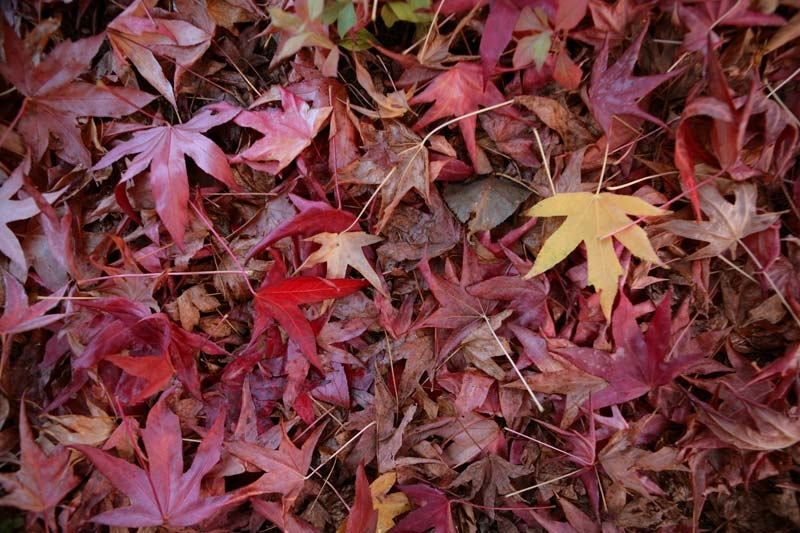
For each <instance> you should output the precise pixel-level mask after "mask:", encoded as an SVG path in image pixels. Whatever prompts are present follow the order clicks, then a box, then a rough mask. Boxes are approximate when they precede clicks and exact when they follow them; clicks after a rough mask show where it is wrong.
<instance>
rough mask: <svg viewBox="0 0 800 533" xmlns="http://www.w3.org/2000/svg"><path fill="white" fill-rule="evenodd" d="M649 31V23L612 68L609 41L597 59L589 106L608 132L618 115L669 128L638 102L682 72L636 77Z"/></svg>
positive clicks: (593, 72) (590, 88)
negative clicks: (635, 67) (637, 66)
mask: <svg viewBox="0 0 800 533" xmlns="http://www.w3.org/2000/svg"><path fill="white" fill-rule="evenodd" d="M646 33H647V26H645V27H644V28H643V29H642V32H641V33H640V34H639V35H638V37H636V39H635V40H634V41H633V43H631V46H630V47H629V48H628V49H627V50H625V52H624V53H623V54H622V55H621V56H620V58H619V59H618V60H617V62H616V63H614V65H613V66H612V67H610V68H609V67H608V41H606V42H604V43H603V47H602V48H601V49H600V52H599V54H598V57H597V59H595V62H594V64H593V65H592V83H591V85H590V86H589V109H591V111H592V114H593V115H594V117H595V118H596V119H597V122H599V123H600V125H601V126H602V127H603V130H604V131H605V132H606V134H608V133H609V132H610V130H611V123H612V121H613V119H614V116H621V115H633V116H635V117H639V118H642V119H645V120H649V121H651V122H654V123H656V124H658V125H659V126H661V127H662V128H664V129H667V125H666V124H664V122H662V121H661V120H659V119H658V118H656V117H654V116H653V115H651V114H650V113H647V112H646V111H644V110H642V108H640V107H639V106H638V104H637V101H638V100H639V99H640V98H642V97H644V96H646V95H647V94H648V93H650V91H652V90H653V89H655V88H656V87H658V86H659V85H661V84H662V83H664V82H665V81H667V80H668V79H670V78H672V77H674V76H676V75H677V74H679V73H680V70H674V71H672V72H668V73H666V74H657V75H653V76H633V75H632V74H633V67H634V66H635V65H636V60H637V58H638V56H639V49H640V48H641V47H642V41H643V40H644V36H645V34H646Z"/></svg>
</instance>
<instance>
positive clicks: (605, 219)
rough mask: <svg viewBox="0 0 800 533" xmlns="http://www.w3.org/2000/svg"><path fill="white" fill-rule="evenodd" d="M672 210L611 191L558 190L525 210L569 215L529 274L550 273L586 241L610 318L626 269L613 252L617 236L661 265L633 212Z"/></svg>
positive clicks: (593, 273) (591, 267)
mask: <svg viewBox="0 0 800 533" xmlns="http://www.w3.org/2000/svg"><path fill="white" fill-rule="evenodd" d="M666 213H668V211H666V210H664V209H660V208H658V207H655V206H653V205H651V204H649V203H647V202H645V201H644V200H642V199H640V198H636V197H635V196H626V195H621V194H612V193H608V192H603V193H599V194H596V193H591V192H568V193H561V194H556V195H555V196H551V197H550V198H546V199H544V200H542V201H541V202H539V203H538V204H536V205H534V206H533V207H531V208H530V209H528V211H526V213H525V214H526V215H528V216H537V217H556V216H565V217H567V219H566V220H565V221H564V223H563V224H562V225H561V226H560V227H559V228H558V229H557V230H556V231H555V232H553V234H552V235H550V237H548V238H547V240H546V241H545V243H544V245H543V246H542V249H541V250H540V251H539V255H538V256H537V257H536V261H535V262H534V264H533V268H531V270H530V271H529V272H528V273H527V274H526V275H525V278H531V277H533V276H537V275H539V274H541V273H542V272H546V271H547V270H549V269H550V268H552V267H553V266H555V265H556V264H557V263H559V262H560V261H561V260H562V259H564V258H565V257H567V256H568V255H569V253H570V252H572V250H574V249H575V248H577V247H578V245H579V244H580V243H581V242H584V243H586V261H587V263H588V268H589V278H588V281H589V284H590V285H592V286H593V287H594V288H595V289H596V290H598V291H600V307H601V308H602V309H603V314H604V315H605V317H606V319H610V318H611V308H612V306H613V305H614V298H615V297H616V296H617V283H618V281H619V277H620V276H622V275H623V274H624V273H625V271H624V270H623V269H622V265H620V263H619V259H618V258H617V254H616V253H615V252H614V243H613V241H612V238H613V239H617V240H618V241H619V242H620V243H622V245H623V246H625V248H627V249H628V250H630V251H631V253H633V255H635V256H637V257H639V258H641V259H644V260H645V261H650V262H652V263H656V264H659V265H660V264H661V260H660V259H659V258H658V256H657V255H656V252H655V250H653V247H652V245H651V244H650V241H649V240H648V238H647V233H645V231H644V230H643V229H642V228H640V227H639V226H637V225H635V224H632V223H631V222H632V221H631V219H630V218H628V215H633V216H647V217H655V216H661V215H664V214H666Z"/></svg>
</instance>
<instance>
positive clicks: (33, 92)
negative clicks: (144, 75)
mask: <svg viewBox="0 0 800 533" xmlns="http://www.w3.org/2000/svg"><path fill="white" fill-rule="evenodd" d="M0 18H2V20H0V37H1V38H2V40H3V53H4V56H5V58H4V59H5V60H4V61H2V62H0V74H1V75H2V76H3V77H4V78H5V79H7V80H8V81H10V82H11V83H12V84H14V86H15V87H16V88H17V90H18V91H19V92H20V93H21V94H22V95H23V96H25V101H24V102H23V104H22V106H21V108H20V115H19V123H18V125H17V128H18V130H19V132H20V133H21V134H22V136H23V137H24V138H25V140H26V142H27V143H28V145H29V146H30V148H31V151H32V156H33V159H34V160H37V161H38V160H39V159H41V157H42V155H44V152H45V150H47V147H48V145H49V144H50V139H51V136H52V137H53V138H55V139H57V140H58V144H56V145H55V149H56V151H57V152H58V154H59V155H60V156H61V158H62V159H64V160H65V161H67V162H69V163H74V164H79V165H82V166H84V167H88V166H90V165H91V155H90V153H89V150H88V148H87V147H86V145H85V144H84V142H83V140H82V139H81V130H80V128H79V127H78V123H77V117H81V116H93V117H113V118H120V117H122V116H125V115H129V114H131V113H133V112H135V111H137V110H138V109H139V108H141V107H143V106H145V105H147V104H149V103H150V102H151V101H152V100H153V98H154V96H153V95H151V94H147V93H144V92H142V91H139V90H136V89H128V88H124V87H110V86H106V85H101V84H98V85H94V84H91V83H88V82H85V81H75V78H77V77H78V76H79V75H81V74H82V73H83V72H84V71H85V70H87V68H88V67H89V66H90V65H91V62H92V58H93V57H94V56H95V55H96V54H97V51H98V50H99V49H100V45H101V44H102V43H103V35H95V36H94V37H88V38H86V39H81V40H79V41H75V42H70V41H63V42H61V43H59V44H57V45H56V46H55V47H54V48H53V50H52V51H51V52H50V53H49V54H48V55H47V57H45V58H44V60H42V61H41V62H38V63H37V61H35V59H34V54H33V53H31V51H30V50H29V49H28V47H27V46H26V45H25V43H24V42H23V41H22V40H21V39H20V38H19V37H17V34H16V33H14V30H13V29H11V27H9V26H8V23H7V22H6V19H5V17H0Z"/></svg>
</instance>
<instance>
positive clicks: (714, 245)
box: [659, 183, 779, 260]
mask: <svg viewBox="0 0 800 533" xmlns="http://www.w3.org/2000/svg"><path fill="white" fill-rule="evenodd" d="M732 188H733V193H734V195H735V200H734V203H730V202H728V201H727V200H725V198H724V197H723V196H722V194H720V192H719V190H718V189H717V188H716V187H715V186H714V185H713V184H709V185H707V186H705V187H702V188H701V189H700V190H699V192H698V194H699V197H700V207H701V209H702V210H703V213H705V214H706V215H707V216H708V220H703V221H691V220H669V221H667V222H664V223H663V224H659V227H661V228H664V229H666V230H667V231H670V232H672V233H674V234H675V235H680V236H681V237H688V238H690V239H695V240H700V241H706V242H708V243H709V244H708V245H707V246H705V247H703V248H701V249H700V250H697V251H696V252H695V253H693V254H692V255H690V256H689V257H688V258H687V259H690V260H694V259H703V258H706V257H716V256H719V255H722V254H723V253H725V252H727V251H729V250H732V249H733V248H734V247H735V246H736V245H737V244H742V241H741V240H742V238H744V237H747V236H748V235H751V234H753V233H758V232H759V231H763V230H765V229H767V228H768V227H770V226H771V225H772V224H773V223H774V222H775V221H776V220H777V219H778V216H779V213H766V214H761V215H759V214H756V199H757V196H758V191H757V190H756V187H755V185H753V184H752V183H737V184H734V185H732Z"/></svg>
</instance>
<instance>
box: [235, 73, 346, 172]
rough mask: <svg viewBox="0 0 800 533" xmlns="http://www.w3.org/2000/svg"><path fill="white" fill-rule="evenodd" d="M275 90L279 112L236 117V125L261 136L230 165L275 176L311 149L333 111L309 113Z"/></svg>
mask: <svg viewBox="0 0 800 533" xmlns="http://www.w3.org/2000/svg"><path fill="white" fill-rule="evenodd" d="M278 89H279V91H280V94H281V105H282V107H283V109H282V110H279V109H275V108H269V109H266V110H264V111H242V112H241V113H240V114H239V115H238V116H237V117H236V119H235V122H236V123H237V124H238V125H240V126H243V127H245V128H252V129H254V130H258V131H259V132H261V133H262V134H263V135H264V136H263V137H262V138H260V139H258V140H257V141H256V142H254V143H253V144H252V145H251V146H250V147H249V148H246V149H245V150H244V151H242V152H239V153H238V154H236V155H235V156H234V157H233V158H231V162H233V163H247V164H248V165H249V166H251V167H253V168H255V169H257V170H263V171H265V172H269V173H270V174H277V173H278V172H280V171H281V170H283V169H284V168H286V167H287V166H288V165H289V164H290V163H291V162H292V161H294V159H295V158H296V157H297V156H298V155H300V152H302V151H303V150H305V149H306V148H307V147H308V146H310V145H311V142H312V141H313V140H314V137H316V136H317V133H319V130H321V129H322V127H323V126H324V125H325V122H326V121H327V120H328V117H329V116H330V114H331V111H332V110H333V108H332V107H318V108H316V109H311V107H310V106H309V105H308V104H307V103H306V102H304V101H303V100H301V99H300V98H298V97H297V96H295V95H294V93H292V92H291V91H288V90H286V89H284V88H283V87H279V88H278Z"/></svg>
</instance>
